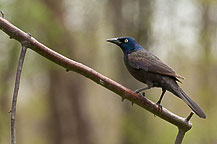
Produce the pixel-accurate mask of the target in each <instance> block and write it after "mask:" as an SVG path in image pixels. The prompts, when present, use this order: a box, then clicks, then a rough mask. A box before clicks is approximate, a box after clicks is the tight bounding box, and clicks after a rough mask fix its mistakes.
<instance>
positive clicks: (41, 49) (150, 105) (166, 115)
mask: <svg viewBox="0 0 217 144" xmlns="http://www.w3.org/2000/svg"><path fill="white" fill-rule="evenodd" d="M0 29H1V30H2V31H4V32H5V33H7V34H8V35H9V36H10V38H14V39H16V40H17V41H19V42H22V41H28V47H29V48H31V49H32V50H33V51H35V52H37V53H39V54H40V55H42V56H43V57H46V58H47V59H49V60H51V61H53V62H55V63H56V64H58V65H60V66H62V67H64V68H65V69H66V70H67V71H68V70H71V71H74V72H76V73H78V74H81V75H83V76H85V77H87V78H89V79H91V80H93V81H94V82H96V83H97V84H100V85H101V86H103V87H105V88H107V89H109V90H111V91H113V92H114V93H116V94H118V95H119V96H121V97H122V98H124V99H128V100H130V101H132V102H133V103H136V104H137V105H139V106H141V107H143V108H145V109H146V110H148V111H150V112H151V113H153V114H154V115H157V116H159V117H160V118H162V119H164V120H166V121H168V122H169V123H171V124H173V125H175V126H177V127H178V128H179V129H182V130H183V131H185V132H186V131H188V130H190V129H191V127H192V124H191V122H189V121H186V120H185V118H182V117H179V116H177V115H175V114H174V113H172V112H170V111H168V110H167V109H165V108H162V110H160V109H159V108H158V106H157V105H156V104H155V103H154V102H152V101H150V100H149V99H147V98H143V97H140V96H139V95H138V94H136V93H135V92H133V91H131V90H130V89H128V88H126V87H124V86H122V85H120V84H119V83H117V82H115V81H113V80H111V79H109V78H107V77H106V76H104V75H102V74H100V73H98V72H96V71H95V70H93V69H91V68H89V67H87V66H85V65H83V64H81V63H79V62H76V61H73V60H71V59H69V58H67V57H65V56H63V55H61V54H59V53H57V52H55V51H53V50H51V49H50V48H48V47H46V46H45V45H43V44H41V43H40V42H38V41H37V40H36V39H35V38H33V37H31V38H30V37H29V35H28V34H27V33H25V32H23V31H22V30H20V29H19V28H17V27H16V26H14V25H13V24H11V23H10V22H8V21H7V20H6V19H4V18H1V17H0Z"/></svg>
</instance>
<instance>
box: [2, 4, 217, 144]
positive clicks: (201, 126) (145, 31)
mask: <svg viewBox="0 0 217 144" xmlns="http://www.w3.org/2000/svg"><path fill="white" fill-rule="evenodd" d="M0 10H3V11H4V12H5V17H6V19H8V20H9V21H10V22H12V23H13V24H14V25H16V26H17V27H19V28H20V29H22V30H23V31H25V32H30V33H31V34H32V36H33V37H35V38H36V39H37V40H39V41H40V42H42V43H43V44H45V45H47V46H48V47H50V48H52V49H53V50H55V51H57V52H59V53H61V54H63V55H65V56H67V57H69V58H71V59H73V60H76V61H78V62H81V63H83V64H86V65H88V66H89V67H91V68H93V69H95V70H96V71H98V72H100V73H102V74H104V75H106V76H108V77H109V78H111V79H113V80H115V81H117V82H119V83H121V84H123V85H124V86H126V87H128V88H130V89H132V90H135V89H137V88H140V87H144V84H142V83H140V82H138V81H136V80H135V79H134V78H132V76H131V75H129V73H128V72H127V70H126V68H125V66H124V63H123V57H122V52H121V50H120V49H119V48H118V47H117V46H115V45H112V44H108V43H106V41H105V40H106V39H107V38H111V37H118V36H131V37H134V38H135V39H136V40H137V41H138V42H139V43H140V44H141V45H142V46H143V47H145V48H146V49H148V50H149V51H151V52H152V53H154V54H155V55H157V56H158V57H159V58H161V59H162V60H163V61H164V62H166V63H167V64H169V65H170V66H171V67H173V68H174V69H175V70H176V72H177V73H178V74H180V75H182V76H184V77H185V78H186V79H185V80H184V81H183V84H180V86H181V87H182V88H183V89H184V90H185V91H186V93H188V95H189V96H190V97H191V98H192V99H193V100H195V101H196V102H197V103H198V104H199V105H200V106H201V108H202V109H203V110H204V111H205V113H206V115H207V119H206V120H203V119H200V118H198V117H197V116H196V115H195V116H193V118H192V119H191V121H192V123H193V128H192V129H191V130H190V131H189V132H188V133H187V134H186V136H185V138H184V143H189V144H208V143H209V144H217V126H216V122H217V104H216V102H217V96H216V94H217V56H216V55H217V0H177V1H173V0H164V1H161V0H110V1H109V0H0ZM20 50H21V47H20V44H19V43H18V42H17V41H15V40H11V39H9V37H8V35H6V34H5V33H4V32H2V31H1V32H0V143H1V144H6V143H9V142H10V114H9V113H8V111H10V107H11V97H12V92H13V87H14V79H15V73H16V66H17V62H18V56H19V53H20ZM160 93H161V90H160V89H157V88H153V89H151V90H148V91H147V92H146V96H147V97H148V98H150V99H151V100H153V101H154V102H156V101H157V100H158V98H159V96H160ZM162 105H163V106H164V107H166V108H167V109H169V110H171V111H172V112H174V113H176V114H178V115H180V116H182V117H186V116H187V115H188V114H189V113H190V109H189V108H188V106H187V105H186V104H185V103H184V102H183V101H181V100H180V99H178V98H177V97H174V96H173V95H171V94H170V93H166V96H165V97H164V99H163V101H162ZM16 133H17V143H18V144H35V143H37V144H144V143H155V144H162V143H163V144H164V143H165V144H168V143H173V142H174V140H175V137H176V134H177V128H176V127H175V126H173V125H171V124H169V123H167V122H165V121H164V120H161V119H160V118H158V117H155V116H154V115H153V114H151V113H149V112H147V111H146V110H144V109H142V108H140V107H139V106H137V105H134V106H133V107H132V106H131V103H130V102H129V101H127V100H126V101H124V102H121V98H120V97H119V96H117V95H116V94H114V93H113V92H111V91H109V90H107V89H105V88H103V87H101V86H99V85H97V84H96V83H94V82H92V81H91V80H88V79H86V78H85V77H83V76H81V75H78V74H76V73H74V72H68V73H67V72H66V71H65V69H63V68H62V67H60V66H58V65H56V64H54V63H53V62H51V61H49V60H47V59H45V58H43V57H41V56H40V55H39V54H37V53H35V52H34V51H32V50H28V52H27V56H26V59H25V62H24V68H23V73H22V78H21V86H20V92H19V97H18V104H17V117H16Z"/></svg>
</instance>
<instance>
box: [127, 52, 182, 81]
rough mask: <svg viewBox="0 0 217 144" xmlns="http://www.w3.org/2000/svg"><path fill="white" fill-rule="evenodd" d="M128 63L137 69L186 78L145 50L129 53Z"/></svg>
mask: <svg viewBox="0 0 217 144" xmlns="http://www.w3.org/2000/svg"><path fill="white" fill-rule="evenodd" d="M128 63H129V65H130V66H131V67H133V68H136V69H142V70H144V71H147V72H152V73H158V74H161V75H167V76H172V77H175V78H181V79H184V77H182V76H180V75H178V74H176V72H175V71H174V70H173V69H172V68H171V67H169V66H168V65H166V64H164V63H163V62H162V61H161V60H160V59H159V58H158V57H156V56H155V55H153V54H151V53H149V52H146V51H144V50H140V51H136V52H132V53H130V54H128Z"/></svg>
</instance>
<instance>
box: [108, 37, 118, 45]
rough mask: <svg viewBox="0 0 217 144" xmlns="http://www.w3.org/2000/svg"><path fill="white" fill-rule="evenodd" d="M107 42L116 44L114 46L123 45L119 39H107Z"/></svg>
mask: <svg viewBox="0 0 217 144" xmlns="http://www.w3.org/2000/svg"><path fill="white" fill-rule="evenodd" d="M106 41H107V42H111V43H114V44H116V45H118V46H120V45H121V42H120V41H119V40H118V38H110V39H107V40H106Z"/></svg>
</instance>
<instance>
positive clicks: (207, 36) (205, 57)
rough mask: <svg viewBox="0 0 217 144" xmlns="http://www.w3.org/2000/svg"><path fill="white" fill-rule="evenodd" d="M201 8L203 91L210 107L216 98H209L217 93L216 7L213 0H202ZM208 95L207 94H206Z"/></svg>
mask: <svg viewBox="0 0 217 144" xmlns="http://www.w3.org/2000/svg"><path fill="white" fill-rule="evenodd" d="M200 9H201V17H202V18H201V22H200V24H201V29H200V39H199V44H200V45H201V52H202V53H201V67H202V68H201V69H200V72H201V77H200V80H201V81H200V83H201V84H202V85H201V88H200V89H201V91H202V92H201V93H202V96H201V98H203V100H202V101H203V102H204V104H205V105H206V106H207V107H209V105H210V102H215V101H214V100H209V98H212V97H213V95H215V93H216V90H215V89H213V85H214V84H215V83H216V79H213V78H212V77H210V76H212V75H216V72H217V69H216V68H215V64H214V61H213V59H214V58H213V54H212V51H213V45H214V43H216V42H215V37H216V25H217V23H216V21H215V20H214V19H215V18H213V17H212V15H213V13H214V9H215V7H212V1H205V0H204V1H200ZM204 95H206V96H204Z"/></svg>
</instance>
